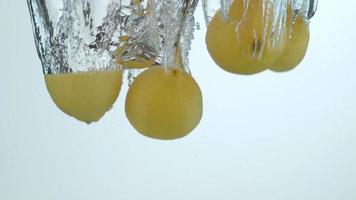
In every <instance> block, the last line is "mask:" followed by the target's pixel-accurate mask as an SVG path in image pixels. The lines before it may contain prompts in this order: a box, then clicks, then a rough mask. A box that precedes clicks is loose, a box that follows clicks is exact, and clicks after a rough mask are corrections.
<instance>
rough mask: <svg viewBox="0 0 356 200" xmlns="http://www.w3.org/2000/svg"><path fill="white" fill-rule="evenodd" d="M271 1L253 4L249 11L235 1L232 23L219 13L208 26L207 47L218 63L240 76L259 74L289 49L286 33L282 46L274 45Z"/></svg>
mask: <svg viewBox="0 0 356 200" xmlns="http://www.w3.org/2000/svg"><path fill="white" fill-rule="evenodd" d="M273 17H274V10H273V4H272V2H271V1H267V2H266V1H263V0H250V1H249V3H248V5H247V7H244V3H243V1H239V0H235V1H234V2H233V3H232V4H231V7H230V11H229V19H224V18H223V16H222V13H221V11H218V12H217V13H216V14H215V16H214V17H213V19H212V20H211V22H210V23H209V25H208V30H207V34H206V45H207V48H208V51H209V53H210V55H211V57H212V59H213V60H214V61H215V63H216V64H217V65H218V66H220V67H221V68H222V69H224V70H226V71H228V72H232V73H236V74H245V75H248V74H255V73H258V72H261V71H263V70H265V69H267V68H268V67H269V66H270V65H272V64H273V63H274V62H275V61H276V59H277V58H278V57H279V55H281V54H282V52H283V49H284V47H285V45H286V39H287V32H286V30H284V29H283V30H284V31H283V32H282V35H281V36H280V37H281V39H280V41H279V42H278V43H274V42H275V41H274V37H275V36H274V35H273V30H272V22H273Z"/></svg>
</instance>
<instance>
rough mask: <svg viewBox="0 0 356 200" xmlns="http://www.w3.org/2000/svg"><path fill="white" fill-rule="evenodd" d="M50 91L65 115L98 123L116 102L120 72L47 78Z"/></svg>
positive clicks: (59, 75)
mask: <svg viewBox="0 0 356 200" xmlns="http://www.w3.org/2000/svg"><path fill="white" fill-rule="evenodd" d="M45 82H46V86H47V90H48V92H49V94H50V95H51V97H52V99H53V101H54V102H55V104H56V105H57V106H58V107H59V108H60V109H61V110H62V111H63V112H65V113H66V114H68V115H70V116H73V117H75V118H76V119H78V120H80V121H83V122H86V123H91V122H95V121H98V120H99V119H100V118H101V117H102V116H103V115H104V114H105V112H107V111H108V110H109V109H110V108H111V107H112V105H113V104H114V102H115V100H116V99H117V97H118V95H119V92H120V89H121V83H122V73H121V71H119V70H113V71H95V72H83V73H67V74H56V75H45Z"/></svg>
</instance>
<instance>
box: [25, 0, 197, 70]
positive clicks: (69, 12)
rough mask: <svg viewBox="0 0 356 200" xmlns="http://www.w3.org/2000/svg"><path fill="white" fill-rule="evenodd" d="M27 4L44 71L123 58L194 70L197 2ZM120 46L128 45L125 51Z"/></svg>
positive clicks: (41, 0)
mask: <svg viewBox="0 0 356 200" xmlns="http://www.w3.org/2000/svg"><path fill="white" fill-rule="evenodd" d="M27 3H28V6H29V10H30V15H31V19H32V24H33V30H34V37H35V42H36V47H37V52H38V55H39V57H40V60H41V62H42V67H43V72H44V74H58V73H69V72H83V71H92V70H107V69H112V68H122V67H123V66H120V65H118V64H117V60H116V59H117V58H118V56H119V58H118V59H121V60H123V61H138V62H142V63H149V62H151V63H152V62H153V63H155V64H157V65H158V64H162V65H163V66H165V67H182V66H183V67H184V68H185V69H186V70H187V71H189V67H188V63H189V60H188V54H189V50H190V46H191V40H192V39H193V32H194V26H195V21H194V16H193V14H194V11H195V8H196V4H197V0H132V1H131V0H100V1H97V0H27ZM118 47H122V49H123V51H121V52H120V55H117V51H116V50H117V49H118ZM131 72H134V71H131ZM131 75H132V74H131Z"/></svg>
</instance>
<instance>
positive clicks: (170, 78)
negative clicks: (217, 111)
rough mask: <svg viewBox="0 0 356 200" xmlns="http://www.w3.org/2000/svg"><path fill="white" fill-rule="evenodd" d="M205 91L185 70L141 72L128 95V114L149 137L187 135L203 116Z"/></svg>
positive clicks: (163, 137) (162, 137) (161, 137)
mask: <svg viewBox="0 0 356 200" xmlns="http://www.w3.org/2000/svg"><path fill="white" fill-rule="evenodd" d="M202 107H203V103H202V94H201V90H200V88H199V86H198V84H197V83H196V82H195V80H194V79H193V77H192V76H191V75H189V74H188V73H186V72H185V71H184V70H182V69H167V70H165V69H164V68H163V67H162V66H155V67H152V68H149V69H147V70H146V71H144V72H142V73H141V74H140V75H139V76H137V78H136V79H135V81H134V82H133V84H132V85H131V87H130V89H129V91H128V93H127V97H126V108H125V110H126V116H127V118H128V120H129V121H130V123H131V124H132V125H133V127H135V128H136V130H137V131H138V132H140V133H141V134H143V135H145V136H148V137H150V138H155V139H162V140H170V139H178V138H182V137H184V136H186V135H188V134H189V133H190V132H191V131H192V130H193V129H194V128H195V127H196V126H197V125H198V124H199V122H200V120H201V117H202V112H203V111H202Z"/></svg>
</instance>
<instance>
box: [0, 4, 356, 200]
mask: <svg viewBox="0 0 356 200" xmlns="http://www.w3.org/2000/svg"><path fill="white" fill-rule="evenodd" d="M319 4H320V5H319V10H318V13H317V15H316V16H315V18H313V20H312V23H311V42H310V46H309V51H308V54H307V56H306V58H305V60H304V61H303V63H302V64H301V65H300V66H299V67H298V68H297V69H295V70H294V71H291V72H288V73H284V74H275V73H272V72H268V71H267V72H264V73H261V74H259V75H256V76H247V77H246V76H238V75H232V74H229V73H226V72H224V71H222V70H220V69H219V68H218V67H217V66H215V64H214V63H213V62H212V60H211V59H210V57H209V55H208V53H207V51H206V48H205V44H204V36H205V30H206V29H205V27H204V22H203V16H202V12H201V7H200V8H199V12H198V13H197V18H198V20H199V21H200V23H201V27H202V29H201V30H200V31H197V32H196V39H195V40H194V44H193V51H192V53H191V68H192V72H193V74H194V76H195V78H196V79H197V81H198V82H199V84H200V86H201V88H202V91H203V95H204V117H203V119H202V122H201V124H200V125H199V127H198V128H197V129H196V130H195V131H194V132H193V133H192V134H191V135H189V136H188V137H186V138H184V139H182V140H178V141H171V142H162V141H156V140H151V139H148V138H146V137H143V136H141V135H140V134H138V133H137V132H136V131H135V130H134V129H133V128H132V127H131V126H130V124H129V123H128V121H127V120H126V119H125V114H124V109H123V105H124V97H125V93H126V90H127V87H126V85H125V87H123V90H122V91H123V92H122V93H121V96H120V98H119V100H118V101H117V103H116V105H115V106H114V108H113V110H112V111H110V112H109V113H108V114H107V115H105V117H104V118H103V119H102V120H101V121H100V122H99V123H96V124H93V125H90V126H88V125H85V124H82V123H80V122H78V121H76V120H74V119H72V118H70V117H68V116H66V115H64V114H63V113H62V112H61V111H60V110H59V109H58V108H57V107H56V106H55V105H54V104H53V102H52V101H51V99H50V97H49V95H48V93H47V91H46V88H45V85H44V81H43V75H42V70H41V66H40V62H39V59H38V57H37V54H36V52H35V46H34V41H33V36H32V30H31V24H30V18H29V15H28V10H27V5H26V2H25V1H24V0H21V1H20V0H0V58H1V59H0V67H1V72H0V199H1V200H78V199H86V200H99V199H100V200H101V199H105V200H114V199H115V200H118V199H120V200H143V199H145V200H168V199H169V200H183V199H184V200H218V199H222V200H237V199H241V200H262V199H263V200H355V199H356V78H355V75H356V65H355V63H356V51H355V48H356V40H355V39H354V37H355V35H356V28H355V27H356V21H355V20H356V19H355V14H354V12H355V7H356V1H351V0H339V1H336V0H321V1H320V3H319Z"/></svg>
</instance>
